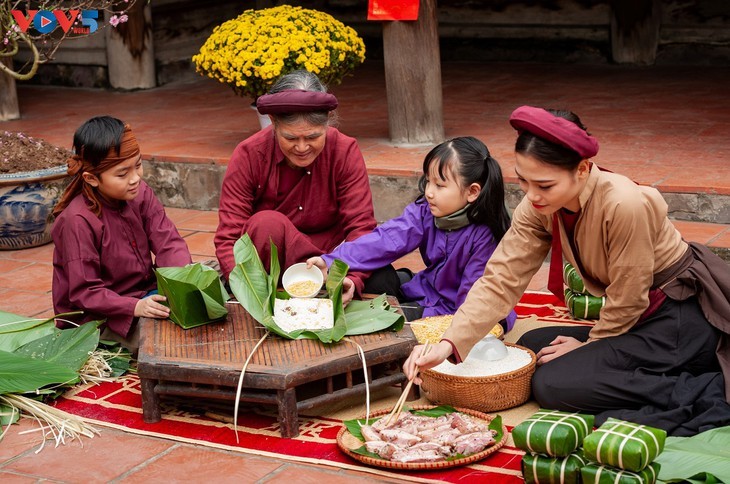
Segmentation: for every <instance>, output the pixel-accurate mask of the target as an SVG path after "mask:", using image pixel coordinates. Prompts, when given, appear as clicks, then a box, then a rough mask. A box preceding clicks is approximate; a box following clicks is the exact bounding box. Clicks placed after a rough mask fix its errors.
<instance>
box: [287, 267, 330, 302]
mask: <svg viewBox="0 0 730 484" xmlns="http://www.w3.org/2000/svg"><path fill="white" fill-rule="evenodd" d="M299 282H313V283H314V284H313V285H312V290H311V291H309V292H308V293H306V294H304V293H300V292H296V291H295V292H296V293H295V294H292V293H291V292H289V288H290V287H291V286H292V285H293V284H296V283H299ZM323 283H324V276H322V271H320V270H319V268H318V267H317V266H312V267H311V268H309V269H307V264H306V263H305V262H300V263H299V264H294V265H292V266H290V267H289V268H288V269H287V270H285V271H284V275H283V276H281V284H282V286H284V290H285V291H286V292H287V293H289V295H290V296H291V297H314V296H316V295H317V293H318V292H319V290H320V289H321V288H322V284H323ZM315 287H316V289H314V288H315Z"/></svg>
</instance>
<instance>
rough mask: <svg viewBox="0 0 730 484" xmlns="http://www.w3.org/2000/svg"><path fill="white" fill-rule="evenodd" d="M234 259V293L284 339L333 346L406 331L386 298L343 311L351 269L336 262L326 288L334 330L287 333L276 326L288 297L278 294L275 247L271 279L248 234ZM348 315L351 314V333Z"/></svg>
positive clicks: (236, 248)
mask: <svg viewBox="0 0 730 484" xmlns="http://www.w3.org/2000/svg"><path fill="white" fill-rule="evenodd" d="M233 255H234V258H235V261H236V266H235V267H234V268H233V270H232V271H231V274H230V276H229V279H228V282H229V284H230V286H231V292H233V295H234V296H236V299H237V300H238V302H239V303H241V305H242V306H243V307H244V308H245V309H246V311H248V313H249V314H250V315H251V316H252V317H253V318H254V319H255V320H256V321H258V322H259V323H261V324H262V325H263V326H265V327H266V328H267V329H269V330H270V331H271V332H273V333H275V334H277V335H279V336H281V337H283V338H287V339H298V338H307V339H319V340H320V341H322V342H323V343H334V342H337V341H340V340H341V339H342V338H344V337H345V336H346V335H351V334H352V335H355V334H366V333H373V332H375V331H380V330H383V329H387V328H389V327H393V328H394V329H395V330H399V329H402V328H403V324H404V322H405V320H404V318H403V317H402V316H400V315H397V314H396V313H395V311H394V310H393V309H391V308H390V306H389V305H387V301H386V300H385V297H383V298H382V299H377V300H375V301H376V302H374V303H372V304H369V302H367V301H365V302H363V304H364V305H366V306H363V305H359V304H355V303H359V301H353V302H351V303H350V305H348V308H350V306H352V305H353V304H354V306H352V309H349V312H348V309H345V308H343V306H342V285H343V282H344V280H345V276H347V271H348V270H349V267H348V266H347V264H345V263H344V262H342V261H340V260H335V261H334V262H333V263H332V266H331V267H330V270H329V275H328V277H327V284H326V289H327V294H328V296H329V298H330V299H331V300H332V305H333V310H334V326H333V327H332V328H331V329H326V330H318V331H308V330H299V331H292V332H291V333H287V332H285V331H284V330H283V329H281V328H280V327H279V326H277V325H276V322H275V321H274V318H273V315H274V303H275V301H276V298H280V299H288V298H289V297H288V295H286V294H285V293H283V292H281V291H278V292H277V285H278V282H279V273H280V270H281V268H280V266H279V258H278V252H277V249H276V245H274V244H273V243H271V261H270V268H271V275H269V274H267V273H266V270H265V269H264V266H263V264H262V263H261V259H260V258H259V255H258V252H257V251H256V247H254V245H253V242H251V239H250V237H249V236H248V235H247V234H244V235H243V236H242V237H241V238H240V239H239V240H237V241H236V243H235V244H234V247H233ZM348 314H352V329H350V325H351V320H350V316H348ZM351 331H352V332H351Z"/></svg>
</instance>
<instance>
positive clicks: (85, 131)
mask: <svg viewBox="0 0 730 484" xmlns="http://www.w3.org/2000/svg"><path fill="white" fill-rule="evenodd" d="M123 134H124V123H123V122H122V121H121V120H119V119H117V118H113V117H111V116H97V117H95V118H91V119H89V120H88V121H86V122H85V123H84V124H82V125H81V126H80V127H79V129H77V130H76V132H75V133H74V141H73V147H74V151H75V152H76V154H77V155H79V156H80V157H81V158H82V159H83V160H86V161H88V162H90V163H91V164H92V165H93V166H94V167H96V166H98V165H99V163H101V162H102V160H104V158H106V157H107V155H108V154H109V149H111V148H115V149H116V151H117V155H119V150H120V148H121V144H122V135H123Z"/></svg>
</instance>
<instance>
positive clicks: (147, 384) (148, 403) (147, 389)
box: [139, 378, 162, 423]
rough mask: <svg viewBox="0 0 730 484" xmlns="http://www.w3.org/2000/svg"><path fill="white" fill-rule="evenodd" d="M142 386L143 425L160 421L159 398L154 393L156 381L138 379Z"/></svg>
mask: <svg viewBox="0 0 730 484" xmlns="http://www.w3.org/2000/svg"><path fill="white" fill-rule="evenodd" d="M139 381H140V383H141V386H142V418H143V419H144V421H145V423H156V422H159V421H160V420H162V413H161V411H160V396H159V395H158V394H157V393H156V392H155V386H157V380H155V379H151V378H140V379H139Z"/></svg>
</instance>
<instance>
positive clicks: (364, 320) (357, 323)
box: [345, 294, 405, 336]
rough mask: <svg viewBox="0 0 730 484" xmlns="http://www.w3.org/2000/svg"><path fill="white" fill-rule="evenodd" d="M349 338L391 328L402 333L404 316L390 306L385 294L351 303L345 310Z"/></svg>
mask: <svg viewBox="0 0 730 484" xmlns="http://www.w3.org/2000/svg"><path fill="white" fill-rule="evenodd" d="M345 320H346V321H347V333H346V335H347V336H355V335H358V334H368V333H373V332H375V331H382V330H384V329H388V328H390V329H391V330H393V331H400V330H401V329H403V325H404V324H405V318H404V317H403V315H401V314H398V313H397V312H396V309H395V308H392V307H391V306H390V304H388V299H387V297H386V296H385V294H381V295H380V296H378V297H376V298H374V299H370V300H368V301H350V304H348V305H347V307H346V308H345Z"/></svg>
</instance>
